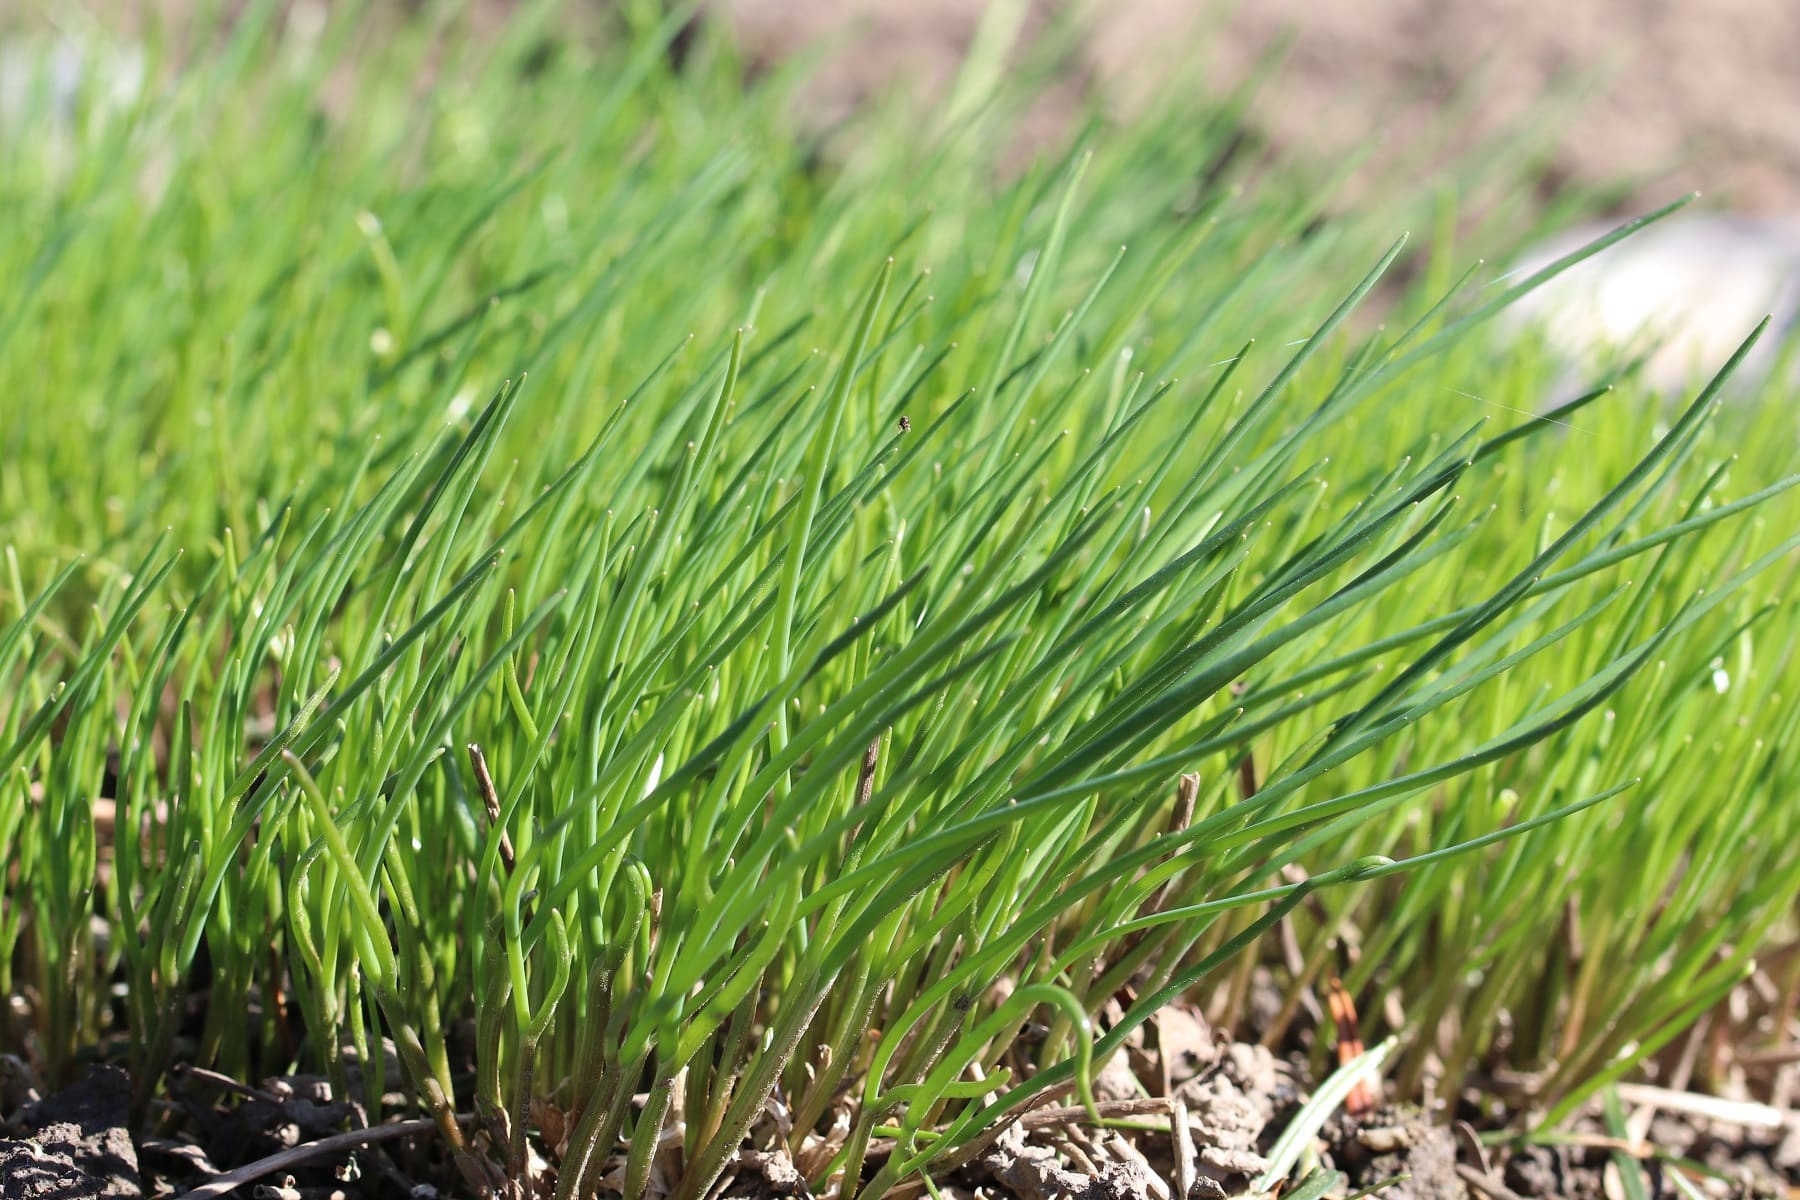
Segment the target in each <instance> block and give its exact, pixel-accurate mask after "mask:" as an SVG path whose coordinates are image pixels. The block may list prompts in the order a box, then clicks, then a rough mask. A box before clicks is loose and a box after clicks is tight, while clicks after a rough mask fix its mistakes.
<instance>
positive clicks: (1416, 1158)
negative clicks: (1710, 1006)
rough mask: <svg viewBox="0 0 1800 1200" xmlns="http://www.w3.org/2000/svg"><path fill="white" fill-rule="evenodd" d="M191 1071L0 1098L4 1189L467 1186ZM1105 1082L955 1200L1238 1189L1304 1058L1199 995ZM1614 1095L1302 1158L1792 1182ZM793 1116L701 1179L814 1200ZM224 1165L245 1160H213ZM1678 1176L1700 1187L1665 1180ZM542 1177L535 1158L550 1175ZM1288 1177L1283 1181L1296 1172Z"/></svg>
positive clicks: (422, 1153) (85, 1193)
mask: <svg viewBox="0 0 1800 1200" xmlns="http://www.w3.org/2000/svg"><path fill="white" fill-rule="evenodd" d="M183 1074H185V1075H187V1076H189V1078H186V1079H180V1080H178V1081H177V1082H176V1083H175V1084H174V1085H173V1086H172V1087H171V1089H170V1095H171V1099H170V1101H168V1102H167V1103H165V1104H164V1105H163V1106H162V1110H161V1111H162V1115H161V1116H160V1117H159V1118H158V1120H157V1124H158V1126H159V1128H158V1130H157V1132H156V1134H155V1135H154V1136H145V1137H142V1138H141V1139H140V1140H138V1141H136V1142H135V1143H134V1139H133V1134H132V1132H131V1131H130V1130H129V1129H128V1128H127V1126H126V1097H127V1096H128V1095H129V1092H130V1081H129V1080H128V1079H127V1078H126V1076H125V1073H124V1072H123V1071H121V1070H119V1069H117V1068H115V1067H96V1068H93V1069H92V1070H91V1071H90V1073H89V1074H88V1075H87V1076H86V1077H84V1078H83V1079H82V1080H81V1081H80V1082H78V1083H77V1084H76V1085H74V1086H73V1087H72V1088H70V1089H68V1090H67V1091H65V1092H63V1093H60V1094H58V1095H55V1096H52V1097H50V1098H49V1099H47V1100H42V1101H37V1102H33V1103H28V1104H26V1105H25V1106H24V1107H23V1108H22V1109H21V1110H20V1111H19V1112H16V1113H12V1114H7V1113H0V1133H4V1132H6V1131H7V1130H9V1129H10V1130H11V1131H13V1133H14V1134H15V1136H12V1137H0V1200H75V1198H77V1197H89V1196H124V1197H139V1196H145V1195H148V1196H174V1195H180V1194H182V1193H185V1192H187V1191H188V1190H189V1189H190V1188H194V1187H199V1186H201V1185H203V1184H207V1183H208V1182H209V1181H210V1182H211V1184H212V1188H211V1190H210V1192H209V1194H213V1195H217V1194H222V1193H223V1191H224V1190H225V1188H224V1186H223V1185H224V1184H225V1183H227V1182H230V1183H232V1185H233V1186H238V1185H242V1191H243V1193H247V1194H251V1195H256V1196H267V1197H278V1198H280V1200H296V1198H302V1197H304V1198H309V1200H310V1198H318V1200H326V1198H332V1200H359V1198H361V1197H390V1196H391V1197H407V1198H408V1200H430V1198H433V1197H437V1196H445V1197H449V1196H457V1195H462V1194H465V1191H466V1189H465V1188H463V1187H460V1186H459V1185H458V1183H457V1182H456V1177H455V1175H454V1173H453V1171H452V1170H451V1168H450V1166H449V1164H448V1163H447V1162H445V1161H444V1160H443V1157H442V1156H441V1155H439V1154H437V1153H436V1152H435V1147H434V1143H433V1141H432V1134H431V1131H430V1128H429V1122H425V1121H416V1120H415V1121H411V1122H407V1123H405V1124H406V1127H405V1128H402V1127H400V1126H397V1125H393V1126H386V1127H383V1128H382V1129H381V1133H382V1134H383V1135H386V1134H400V1135H403V1136H402V1137H395V1138H386V1139H385V1140H384V1141H383V1144H382V1145H380V1146H374V1145H358V1144H355V1141H354V1139H355V1137H356V1135H353V1134H352V1135H346V1134H343V1133H342V1132H339V1131H340V1130H341V1129H342V1127H343V1125H344V1124H345V1118H346V1114H348V1113H350V1112H352V1111H353V1110H352V1108H351V1106H349V1105H347V1104H345V1103H343V1102H342V1100H334V1098H333V1097H332V1096H331V1095H330V1094H329V1092H330V1089H329V1086H328V1085H326V1084H325V1083H324V1082H323V1081H322V1080H320V1079H318V1078H317V1077H294V1078H289V1079H272V1080H265V1081H263V1082H262V1083H261V1084H260V1085H249V1084H243V1083H236V1082H233V1081H228V1080H224V1079H223V1078H222V1077H218V1076H211V1075H209V1073H206V1072H184V1073H183ZM1096 1082H1097V1086H1096V1091H1097V1093H1098V1095H1099V1096H1100V1098H1101V1099H1100V1104H1101V1111H1102V1114H1103V1115H1104V1116H1106V1117H1108V1118H1112V1119H1114V1124H1112V1125H1109V1126H1108V1127H1106V1128H1099V1129H1097V1128H1095V1127H1093V1126H1092V1125H1091V1124H1090V1122H1089V1120H1088V1117H1087V1114H1086V1113H1085V1111H1084V1110H1083V1109H1082V1108H1081V1107H1079V1106H1075V1105H1074V1104H1073V1103H1072V1100H1071V1098H1070V1097H1069V1096H1067V1095H1063V1096H1058V1097H1046V1098H1045V1100H1044V1101H1043V1102H1042V1103H1040V1104H1039V1105H1037V1106H1036V1107H1033V1108H1031V1109H1029V1110H1027V1111H1025V1112H1024V1113H1023V1114H1021V1115H1020V1116H1019V1118H1018V1119H1017V1120H1015V1121H1014V1122H1013V1123H1012V1124H1010V1125H1009V1126H1007V1127H1006V1128H1005V1129H1003V1130H1002V1131H1000V1132H999V1134H998V1136H996V1137H994V1138H992V1139H991V1140H990V1141H989V1142H988V1143H987V1145H986V1146H985V1147H984V1148H982V1150H981V1152H980V1153H978V1154H976V1155H974V1156H972V1157H971V1159H970V1161H969V1162H967V1163H966V1164H965V1165H964V1166H962V1167H961V1168H960V1169H958V1170H956V1171H954V1172H953V1173H951V1174H950V1175H949V1176H948V1177H947V1178H945V1179H944V1180H943V1181H942V1182H941V1184H940V1190H941V1192H942V1194H943V1195H944V1196H945V1197H948V1198H949V1200H1003V1198H1007V1197H1014V1198H1018V1200H1223V1198H1225V1197H1232V1196H1243V1195H1246V1194H1247V1193H1248V1190H1249V1188H1250V1186H1251V1183H1252V1181H1253V1180H1254V1179H1255V1178H1256V1177H1257V1176H1258V1175H1260V1174H1261V1173H1262V1172H1263V1171H1264V1170H1266V1169H1267V1168H1268V1166H1269V1161H1270V1160H1269V1157H1268V1155H1269V1153H1270V1151H1271V1149H1272V1146H1273V1143H1274V1141H1275V1139H1276V1138H1277V1137H1278V1136H1279V1135H1280V1133H1281V1132H1282V1130H1284V1129H1285V1128H1286V1127H1287V1126H1288V1125H1289V1123H1290V1122H1291V1121H1292V1119H1293V1118H1294V1116H1295V1114H1296V1113H1297V1112H1298V1111H1299V1110H1300V1108H1301V1105H1302V1104H1303V1103H1304V1101H1305V1099H1306V1096H1307V1089H1306V1084H1307V1077H1306V1071H1305V1067H1304V1064H1303V1060H1302V1059H1301V1058H1300V1056H1298V1055H1295V1056H1293V1057H1282V1056H1279V1055H1277V1054H1275V1053H1273V1052H1271V1051H1270V1050H1269V1049H1267V1048H1266V1047H1263V1046H1260V1045H1252V1044H1247V1043H1241V1042H1233V1041H1230V1040H1229V1039H1221V1038H1217V1037H1215V1036H1214V1034H1213V1033H1212V1031H1211V1030H1210V1029H1209V1028H1208V1027H1207V1025H1206V1023H1205V1021H1204V1019H1203V1018H1201V1017H1200V1016H1199V1014H1198V1013H1197V1012H1196V1011H1194V1010H1190V1009H1187V1008H1179V1007H1178V1008H1171V1009H1168V1010H1165V1011H1164V1012H1163V1013H1162V1014H1159V1016H1158V1017H1156V1018H1154V1019H1153V1020H1152V1021H1151V1022H1150V1024H1149V1025H1148V1026H1146V1027H1145V1029H1144V1030H1142V1031H1140V1034H1139V1035H1138V1036H1134V1038H1133V1039H1132V1040H1131V1041H1130V1042H1129V1043H1128V1046H1127V1050H1126V1052H1125V1053H1123V1054H1121V1055H1119V1056H1117V1057H1116V1058H1115V1059H1114V1061H1113V1062H1111V1063H1109V1064H1108V1065H1107V1067H1106V1069H1105V1070H1104V1071H1103V1072H1102V1074H1101V1078H1100V1079H1099V1080H1097V1081H1096ZM1622 1094H1623V1096H1624V1098H1625V1099H1626V1100H1627V1101H1628V1103H1629V1111H1630V1117H1629V1119H1628V1123H1627V1128H1628V1130H1629V1131H1630V1136H1628V1137H1624V1138H1621V1137H1616V1136H1608V1135H1607V1134H1606V1133H1605V1127H1604V1126H1603V1125H1602V1124H1601V1122H1600V1121H1599V1118H1598V1115H1597V1114H1589V1115H1588V1116H1586V1117H1584V1118H1582V1119H1580V1120H1578V1121H1576V1122H1575V1123H1574V1124H1573V1125H1572V1126H1571V1127H1570V1129H1569V1131H1568V1132H1567V1134H1566V1136H1565V1137H1564V1138H1563V1139H1562V1141H1561V1142H1560V1143H1559V1144H1555V1145H1536V1144H1527V1143H1523V1142H1518V1141H1510V1140H1506V1139H1501V1140H1499V1141H1498V1142H1497V1144H1493V1145H1488V1144H1485V1142H1486V1141H1491V1140H1493V1139H1491V1138H1490V1139H1484V1138H1483V1136H1482V1134H1481V1133H1480V1132H1478V1131H1477V1129H1476V1128H1475V1126H1474V1125H1472V1124H1470V1123H1468V1122H1467V1121H1461V1122H1458V1123H1456V1124H1455V1125H1454V1126H1451V1125H1446V1124H1444V1123H1443V1122H1442V1121H1441V1120H1437V1119H1433V1118H1432V1117H1429V1116H1428V1115H1427V1114H1425V1113H1423V1112H1422V1111H1421V1110H1419V1109H1418V1108H1416V1107H1412V1106H1406V1105H1391V1106H1390V1105H1382V1104H1381V1103H1380V1102H1379V1100H1378V1099H1377V1098H1375V1097H1369V1098H1368V1099H1367V1100H1366V1102H1365V1104H1364V1109H1363V1111H1360V1112H1356V1113H1352V1112H1350V1111H1348V1109H1347V1108H1346V1109H1340V1110H1339V1111H1338V1112H1337V1113H1336V1114H1334V1115H1333V1117H1332V1118H1331V1119H1330V1120H1329V1121H1328V1122H1327V1123H1326V1125H1325V1126H1324V1128H1323V1129H1322V1130H1321V1132H1320V1135H1319V1137H1318V1139H1317V1141H1316V1143H1315V1145H1314V1146H1313V1148H1312V1150H1313V1155H1314V1157H1313V1159H1312V1161H1314V1162H1316V1165H1317V1166H1318V1167H1319V1168H1321V1169H1323V1170H1325V1171H1328V1172H1329V1171H1336V1172H1340V1173H1341V1175H1342V1178H1341V1179H1340V1180H1339V1181H1338V1182H1337V1184H1336V1186H1335V1187H1333V1188H1332V1189H1331V1190H1329V1191H1328V1192H1327V1193H1326V1196H1327V1197H1330V1198H1335V1200H1347V1198H1349V1197H1353V1196H1357V1195H1359V1194H1362V1193H1364V1192H1365V1191H1366V1190H1369V1189H1375V1190H1376V1192H1377V1193H1378V1194H1379V1195H1381V1196H1383V1197H1387V1198H1388V1200H1536V1198H1539V1197H1543V1198H1549V1197H1561V1198H1565V1200H1617V1198H1618V1197H1622V1196H1630V1195H1633V1194H1635V1193H1633V1192H1632V1191H1630V1190H1628V1189H1626V1188H1625V1187H1624V1184H1623V1182H1622V1179H1621V1177H1620V1176H1619V1171H1620V1169H1621V1165H1624V1166H1627V1167H1629V1168H1630V1169H1631V1170H1632V1171H1634V1172H1635V1173H1636V1174H1637V1175H1638V1178H1639V1181H1641V1182H1642V1184H1643V1188H1644V1190H1643V1192H1642V1193H1641V1194H1643V1195H1644V1196H1646V1197H1649V1198H1650V1200H1663V1198H1665V1197H1668V1198H1673V1197H1684V1196H1687V1195H1690V1194H1694V1193H1697V1194H1699V1195H1703V1196H1707V1197H1713V1198H1717V1200H1727V1198H1739V1197H1741V1198H1745V1200H1748V1198H1750V1197H1784V1196H1785V1197H1794V1196H1800V1114H1797V1113H1795V1112H1794V1111H1792V1110H1775V1109H1767V1108H1762V1107H1761V1106H1751V1108H1753V1109H1754V1111H1748V1110H1746V1116H1745V1118H1744V1119H1745V1120H1746V1121H1747V1122H1748V1124H1737V1125H1733V1124H1731V1123H1730V1122H1729V1121H1721V1120H1719V1119H1716V1117H1717V1115H1718V1114H1719V1113H1720V1112H1721V1111H1723V1112H1724V1113H1725V1115H1727V1116H1729V1115H1732V1113H1733V1112H1735V1111H1736V1110H1734V1109H1733V1108H1732V1106H1731V1105H1730V1104H1723V1105H1722V1104H1720V1102H1718V1101H1715V1100H1711V1099H1710V1098H1706V1097H1695V1096H1689V1095H1687V1094H1684V1093H1676V1092H1664V1091H1659V1090H1658V1089H1654V1088H1635V1089H1628V1090H1625V1091H1624V1092H1623V1093H1622ZM1480 1100H1481V1098H1480V1097H1474V1096H1471V1097H1469V1098H1467V1100H1466V1102H1465V1103H1464V1105H1463V1106H1462V1109H1463V1115H1466V1116H1470V1117H1475V1116H1477V1114H1478V1113H1480V1112H1482V1111H1489V1112H1490V1116H1491V1114H1492V1110H1493V1106H1492V1105H1491V1104H1483V1103H1481V1102H1480ZM1060 1105H1067V1106H1066V1107H1063V1106H1060ZM1690 1107H1693V1108H1697V1110H1701V1111H1711V1112H1713V1113H1714V1114H1715V1115H1714V1117H1711V1118H1709V1117H1706V1116H1702V1115H1699V1112H1698V1111H1689V1109H1690ZM784 1111H785V1110H784V1109H782V1107H781V1106H780V1104H779V1103H774V1104H771V1106H770V1113H771V1116H770V1119H769V1120H768V1121H767V1122H766V1125H767V1128H761V1127H759V1128H758V1129H756V1130H753V1131H752V1135H751V1138H750V1139H749V1140H748V1141H747V1142H746V1144H745V1147H744V1149H743V1150H742V1151H741V1152H740V1154H739V1155H738V1156H737V1159H736V1160H735V1162H734V1163H733V1164H732V1166H731V1168H730V1169H729V1171H728V1173H727V1175H726V1176H725V1178H724V1179H722V1180H721V1182H720V1186H719V1187H718V1188H717V1189H716V1190H715V1191H714V1192H713V1195H716V1196H719V1197H740V1198H745V1200H772V1198H773V1197H778V1196H781V1197H786V1196H796V1197H810V1195H811V1193H810V1192H809V1191H808V1188H807V1184H806V1181H805V1177H804V1175H803V1174H802V1172H801V1170H800V1169H798V1168H797V1167H796V1165H795V1162H794V1160H793V1159H791V1158H789V1157H788V1153H787V1151H786V1149H785V1148H784V1145H783V1141H784V1139H782V1137H781V1136H780V1132H779V1115H778V1114H780V1113H781V1112H784ZM1771 1113H1773V1114H1774V1116H1773V1117H1771V1116H1770V1114H1771ZM9 1117H10V1121H8V1120H7V1118H9ZM1758 1122H1761V1124H1760V1125H1759V1124H1758ZM1770 1122H1773V1124H1771V1123H1770ZM350 1123H352V1124H353V1123H354V1122H353V1121H352V1122H350ZM825 1124H826V1125H832V1124H833V1123H832V1122H826V1123H825ZM841 1138H842V1126H836V1132H832V1133H828V1134H826V1135H824V1136H823V1137H820V1136H817V1135H815V1136H814V1137H813V1138H810V1139H808V1140H807V1142H806V1143H804V1144H803V1146H802V1150H801V1152H800V1160H801V1162H802V1163H803V1164H817V1163H823V1162H825V1161H827V1160H828V1159H829V1158H830V1156H831V1155H832V1154H834V1153H835V1151H836V1147H837V1143H838V1142H839V1141H841ZM371 1140H372V1139H371ZM665 1141H668V1142H669V1144H670V1145H671V1150H670V1151H669V1153H670V1154H671V1155H674V1154H676V1153H678V1151H677V1150H676V1149H675V1148H676V1147H678V1146H679V1137H675V1138H674V1139H672V1140H671V1139H667V1138H666V1139H665ZM140 1150H141V1151H143V1153H144V1166H143V1171H142V1180H143V1181H142V1184H140V1179H139V1162H138V1154H139V1151H140ZM313 1150H317V1151H319V1152H318V1153H312V1152H311V1151H313ZM888 1152H889V1148H888V1147H887V1146H884V1145H883V1144H882V1143H880V1142H879V1141H877V1142H876V1143H874V1144H872V1145H871V1147H870V1154H869V1161H870V1169H871V1170H873V1169H874V1168H875V1167H878V1166H879V1165H880V1163H881V1162H882V1161H883V1160H884V1159H885V1156H886V1154H887V1153H888ZM258 1156H263V1157H260V1158H259V1157H258ZM534 1159H536V1160H537V1161H539V1162H540V1163H542V1162H543V1161H544V1160H543V1159H541V1158H538V1157H537V1156H536V1155H534ZM245 1160H248V1161H249V1162H250V1163H251V1166H250V1167H249V1169H248V1170H244V1169H242V1167H243V1164H244V1161H245ZM551 1161H554V1158H553V1155H552V1157H551ZM226 1165H230V1166H233V1167H238V1168H240V1169H238V1170H234V1171H233V1172H232V1173H231V1174H230V1175H225V1174H222V1171H221V1168H222V1167H223V1166H226ZM679 1170H680V1166H679V1162H678V1161H677V1160H675V1159H673V1158H672V1159H671V1160H670V1161H667V1162H662V1163H659V1165H658V1166H657V1168H655V1169H653V1171H652V1173H651V1188H650V1200H657V1197H659V1196H660V1195H661V1194H662V1193H663V1191H664V1190H666V1187H667V1185H668V1184H669V1183H671V1182H672V1181H673V1180H675V1179H676V1178H677V1177H678V1175H679ZM1677 1173H1679V1174H1680V1175H1681V1180H1682V1183H1683V1184H1686V1185H1689V1186H1691V1188H1692V1189H1693V1192H1692V1193H1690V1192H1689V1191H1686V1190H1684V1189H1683V1188H1682V1186H1681V1185H1679V1184H1678V1183H1677V1182H1676V1181H1675V1179H1674V1176H1675V1175H1676V1174H1677ZM547 1174H548V1173H547V1172H544V1171H542V1169H541V1168H540V1173H539V1178H540V1180H541V1179H543V1178H545V1176H546V1175H547ZM615 1182H616V1181H615ZM1296 1182H1297V1179H1295V1178H1290V1180H1289V1183H1288V1186H1289V1188H1290V1189H1291V1188H1292V1187H1293V1185H1294V1184H1295V1183H1296ZM903 1191H904V1189H903ZM906 1194H908V1195H911V1194H912V1193H906Z"/></svg>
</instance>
